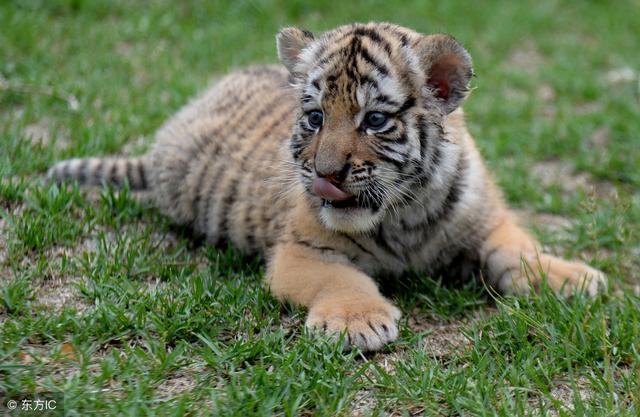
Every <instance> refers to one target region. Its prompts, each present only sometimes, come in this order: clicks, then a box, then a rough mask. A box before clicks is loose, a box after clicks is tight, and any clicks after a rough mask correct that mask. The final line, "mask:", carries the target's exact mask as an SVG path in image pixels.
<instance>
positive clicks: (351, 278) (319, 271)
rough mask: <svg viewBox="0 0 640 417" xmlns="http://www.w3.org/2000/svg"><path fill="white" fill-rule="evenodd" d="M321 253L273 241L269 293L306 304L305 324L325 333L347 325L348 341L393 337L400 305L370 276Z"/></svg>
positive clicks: (363, 343) (369, 344)
mask: <svg viewBox="0 0 640 417" xmlns="http://www.w3.org/2000/svg"><path fill="white" fill-rule="evenodd" d="M323 256H325V255H323V254H322V252H321V251H317V250H315V249H313V248H308V247H306V246H302V245H299V244H295V243H283V244H280V245H278V246H277V247H276V248H275V251H274V256H273V257H272V259H271V260H270V262H269V267H268V270H267V278H266V279H267V285H268V286H269V289H270V290H271V292H272V294H273V295H274V296H276V297H277V298H279V299H281V300H286V301H290V302H292V303H294V304H296V305H300V306H304V307H307V308H308V309H309V314H308V317H307V321H306V326H307V327H308V328H311V329H322V330H323V331H325V332H327V333H329V334H339V333H340V332H343V331H345V330H346V336H347V340H346V341H345V342H346V343H347V344H348V345H356V346H358V347H360V348H361V349H363V350H375V349H379V348H381V347H382V346H383V345H385V344H386V343H388V342H391V341H393V340H395V339H396V338H397V337H398V326H397V321H398V319H399V318H400V311H399V310H398V309H397V308H396V307H394V306H393V305H392V304H391V303H390V302H389V301H388V300H387V299H385V298H384V297H383V296H382V295H381V294H380V292H379V291H378V287H377V286H376V284H375V282H374V281H373V280H372V279H371V278H370V277H369V276H367V275H366V274H364V273H362V272H360V271H358V270H357V269H356V268H354V267H352V266H349V265H347V264H344V263H339V262H337V261H335V262H332V261H330V260H328V259H326V258H325V257H323ZM345 347H346V346H345Z"/></svg>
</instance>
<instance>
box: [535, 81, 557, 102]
mask: <svg viewBox="0 0 640 417" xmlns="http://www.w3.org/2000/svg"><path fill="white" fill-rule="evenodd" d="M536 97H538V100H540V101H542V102H543V103H549V102H551V101H554V100H555V99H556V90H554V89H553V87H552V86H551V85H550V84H547V83H542V84H540V85H539V86H538V89H537V90H536Z"/></svg>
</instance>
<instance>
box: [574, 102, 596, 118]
mask: <svg viewBox="0 0 640 417" xmlns="http://www.w3.org/2000/svg"><path fill="white" fill-rule="evenodd" d="M602 107H603V105H602V103H601V102H599V101H587V102H585V103H580V104H578V105H576V106H575V107H574V108H573V113H574V114H576V115H578V116H583V115H587V114H594V113H599V112H601V111H602Z"/></svg>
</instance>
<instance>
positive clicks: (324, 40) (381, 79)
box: [277, 23, 472, 233]
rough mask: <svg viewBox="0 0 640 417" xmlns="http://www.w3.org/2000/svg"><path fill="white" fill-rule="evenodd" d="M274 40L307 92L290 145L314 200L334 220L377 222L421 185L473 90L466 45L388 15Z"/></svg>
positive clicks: (351, 228)
mask: <svg viewBox="0 0 640 417" xmlns="http://www.w3.org/2000/svg"><path fill="white" fill-rule="evenodd" d="M277 46H278V55H279V58H280V61H281V62H282V63H283V64H284V66H285V67H286V68H287V69H288V71H289V73H290V81H291V84H292V86H293V87H294V88H295V90H296V91H297V94H298V97H299V100H300V111H299V113H298V116H297V119H296V123H295V126H294V131H293V135H292V138H291V142H290V143H289V146H290V150H291V153H292V157H293V160H294V162H295V164H296V166H297V167H299V168H298V169H299V174H300V178H301V181H302V184H303V186H304V188H305V190H306V193H307V197H308V198H309V201H310V202H311V204H312V206H313V207H314V208H316V209H317V210H319V217H320V219H321V221H322V222H323V224H324V225H325V226H326V227H328V228H330V229H332V230H337V231H341V232H346V233H363V232H367V231H370V230H371V229H373V228H374V227H376V226H377V225H378V224H379V223H380V222H381V220H382V219H383V218H384V216H385V214H386V213H388V212H390V211H393V210H397V208H398V207H400V206H403V205H407V204H410V203H411V201H412V200H415V199H416V196H418V195H420V187H422V186H423V185H422V184H423V180H424V179H425V175H427V174H428V172H429V169H430V167H429V165H430V164H431V163H433V161H432V159H433V158H427V157H426V156H425V154H426V149H427V148H428V147H429V146H432V147H433V146H438V142H441V141H444V140H445V138H444V130H443V123H444V118H445V117H446V115H447V114H449V113H450V112H452V111H453V110H455V109H456V108H457V107H458V106H459V105H460V104H461V103H462V101H463V100H464V99H465V97H466V96H467V93H468V91H469V80H470V78H471V76H472V67H471V58H470V56H469V54H468V53H467V51H466V50H465V49H464V48H463V47H462V46H461V45H460V44H459V43H458V42H457V41H456V40H455V39H453V38H452V37H450V36H448V35H440V34H438V35H428V36H425V35H421V34H419V33H416V32H414V31H411V30H409V29H405V28H403V27H400V26H395V25H391V24H387V23H368V24H353V25H348V26H342V27H339V28H337V29H335V30H332V31H329V32H326V33H324V34H322V35H321V36H318V37H316V36H314V35H313V34H312V33H310V32H308V31H304V30H300V29H297V28H285V29H283V30H281V31H280V33H279V34H278V36H277Z"/></svg>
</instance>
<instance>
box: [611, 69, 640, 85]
mask: <svg viewBox="0 0 640 417" xmlns="http://www.w3.org/2000/svg"><path fill="white" fill-rule="evenodd" d="M603 78H604V81H605V82H607V83H609V84H624V83H629V82H633V81H636V80H638V79H639V78H640V75H639V74H638V73H637V72H636V71H635V70H634V69H633V68H631V67H620V68H614V69H611V70H609V71H607V72H606V73H605V74H604V76H603Z"/></svg>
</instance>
